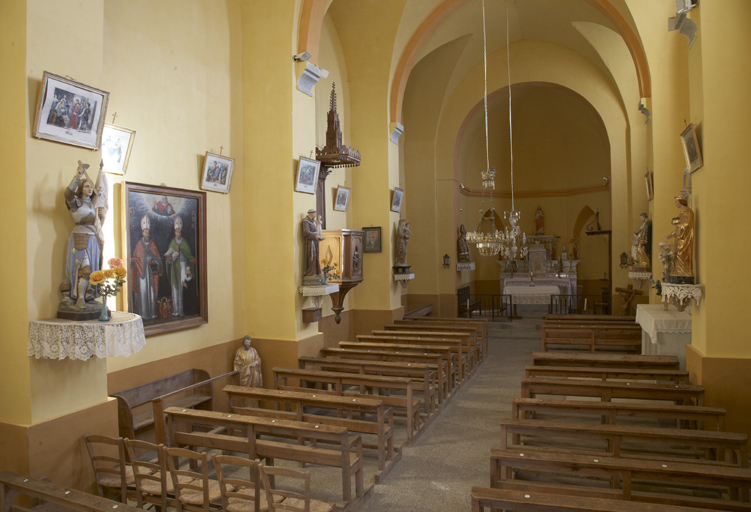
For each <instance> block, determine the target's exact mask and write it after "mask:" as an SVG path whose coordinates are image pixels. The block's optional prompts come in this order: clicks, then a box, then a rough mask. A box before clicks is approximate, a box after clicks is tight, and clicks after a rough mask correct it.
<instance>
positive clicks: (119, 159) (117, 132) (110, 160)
mask: <svg viewBox="0 0 751 512" xmlns="http://www.w3.org/2000/svg"><path fill="white" fill-rule="evenodd" d="M135 138H136V132H135V131H133V130H128V129H127V128H123V127H122V126H115V125H113V124H105V125H104V131H103V132H102V161H103V162H104V172H108V173H111V174H125V171H126V170H127V169H128V160H130V150H131V149H133V139H135Z"/></svg>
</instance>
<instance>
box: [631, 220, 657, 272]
mask: <svg viewBox="0 0 751 512" xmlns="http://www.w3.org/2000/svg"><path fill="white" fill-rule="evenodd" d="M640 218H641V227H639V231H637V232H636V233H634V237H633V249H632V251H631V255H632V256H633V258H634V269H637V268H638V269H639V270H642V269H644V271H649V270H650V269H651V268H652V262H651V260H650V254H651V253H652V221H650V220H649V216H648V215H647V214H646V213H642V214H641V215H640Z"/></svg>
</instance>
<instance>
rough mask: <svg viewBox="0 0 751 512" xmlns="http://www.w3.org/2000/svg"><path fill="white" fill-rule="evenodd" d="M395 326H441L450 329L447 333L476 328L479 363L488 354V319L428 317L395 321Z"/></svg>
mask: <svg viewBox="0 0 751 512" xmlns="http://www.w3.org/2000/svg"><path fill="white" fill-rule="evenodd" d="M394 325H419V326H430V325H440V326H444V327H448V328H447V329H446V330H447V331H452V330H453V329H451V327H457V328H463V327H474V328H475V329H477V333H476V334H475V338H476V339H477V347H478V350H479V352H480V354H479V357H478V361H483V360H484V359H485V357H486V356H487V354H488V319H487V318H446V317H427V318H414V319H408V318H406V317H405V318H404V320H395V321H394Z"/></svg>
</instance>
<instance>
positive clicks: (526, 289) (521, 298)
mask: <svg viewBox="0 0 751 512" xmlns="http://www.w3.org/2000/svg"><path fill="white" fill-rule="evenodd" d="M503 293H504V294H505V295H511V301H512V302H513V303H514V304H550V296H551V295H558V294H560V291H559V289H558V287H557V286H505V287H504V289H503Z"/></svg>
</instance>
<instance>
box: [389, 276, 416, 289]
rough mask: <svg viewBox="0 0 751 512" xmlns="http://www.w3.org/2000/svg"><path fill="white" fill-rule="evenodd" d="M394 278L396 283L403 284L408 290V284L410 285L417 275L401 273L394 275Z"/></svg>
mask: <svg viewBox="0 0 751 512" xmlns="http://www.w3.org/2000/svg"><path fill="white" fill-rule="evenodd" d="M393 276H394V281H396V282H397V283H401V285H402V286H403V287H404V288H406V287H407V284H408V283H409V282H410V281H411V280H412V279H414V278H415V275H414V274H412V273H409V274H404V273H400V274H393Z"/></svg>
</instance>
